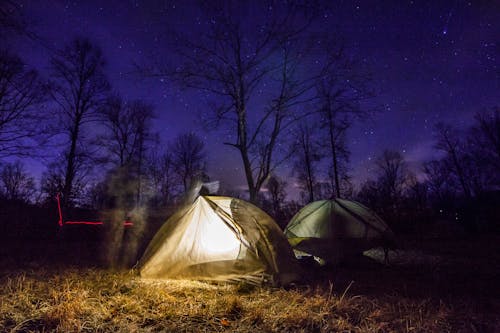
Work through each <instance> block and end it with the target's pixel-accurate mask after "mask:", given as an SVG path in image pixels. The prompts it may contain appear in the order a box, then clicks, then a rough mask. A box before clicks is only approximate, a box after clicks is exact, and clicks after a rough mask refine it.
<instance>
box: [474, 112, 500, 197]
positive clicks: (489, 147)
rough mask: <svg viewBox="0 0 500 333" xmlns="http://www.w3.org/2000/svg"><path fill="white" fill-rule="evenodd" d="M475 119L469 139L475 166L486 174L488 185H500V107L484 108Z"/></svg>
mask: <svg viewBox="0 0 500 333" xmlns="http://www.w3.org/2000/svg"><path fill="white" fill-rule="evenodd" d="M474 119H475V124H474V126H472V127H471V129H470V131H469V135H468V140H467V141H468V142H469V151H470V153H471V155H472V157H473V159H474V162H475V163H474V164H475V168H476V170H477V171H481V173H482V174H484V175H486V178H487V179H488V184H486V186H487V187H491V186H500V175H499V172H498V170H500V107H495V108H492V109H490V110H488V109H485V110H482V111H480V112H478V113H476V115H475V117H474ZM477 173H478V172H476V174H477Z"/></svg>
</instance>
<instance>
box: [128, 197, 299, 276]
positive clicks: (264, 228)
mask: <svg viewBox="0 0 500 333" xmlns="http://www.w3.org/2000/svg"><path fill="white" fill-rule="evenodd" d="M138 267H139V272H140V275H141V276H142V277H146V278H191V279H200V280H220V281H241V280H245V281H248V282H254V283H260V282H265V281H268V282H270V283H272V284H275V285H276V284H280V285H283V284H288V283H290V282H292V281H294V280H295V279H296V278H297V277H298V275H297V268H298V265H297V262H296V260H295V258H294V256H293V251H292V249H291V247H290V245H289V244H288V242H287V240H286V238H285V237H284V235H283V232H282V231H281V230H280V228H279V227H278V225H277V224H276V222H274V220H273V219H272V218H271V217H270V216H269V215H267V214H266V213H265V212H263V211H262V210H261V209H259V208H258V207H256V206H254V205H252V204H250V203H248V202H246V201H243V200H240V199H236V198H230V197H222V196H199V197H198V198H197V199H196V201H195V202H194V203H193V204H191V205H188V206H186V207H184V208H183V209H181V210H180V211H178V212H177V213H175V214H174V215H173V216H172V217H170V218H169V219H168V220H167V222H165V224H164V225H163V226H162V227H161V228H160V230H159V231H158V232H157V234H156V235H155V236H154V237H153V239H152V241H151V242H150V244H149V246H148V248H147V249H146V251H145V253H144V255H143V257H142V258H141V260H140V261H139V264H138Z"/></svg>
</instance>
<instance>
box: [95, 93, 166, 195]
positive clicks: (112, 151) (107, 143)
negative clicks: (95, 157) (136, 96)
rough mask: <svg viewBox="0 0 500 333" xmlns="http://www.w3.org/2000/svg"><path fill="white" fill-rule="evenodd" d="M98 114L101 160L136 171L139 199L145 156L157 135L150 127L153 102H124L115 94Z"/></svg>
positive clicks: (152, 115)
mask: <svg viewBox="0 0 500 333" xmlns="http://www.w3.org/2000/svg"><path fill="white" fill-rule="evenodd" d="M100 114H101V117H102V123H103V124H104V126H105V133H104V134H103V135H100V136H99V137H98V139H97V140H96V141H97V143H98V144H99V146H101V147H104V148H105V149H106V155H105V157H104V158H103V159H102V160H103V161H104V162H111V163H112V164H113V165H114V167H118V168H122V167H127V168H129V170H130V171H135V174H136V177H137V179H138V182H137V195H136V197H137V202H138V203H139V202H140V198H141V193H142V190H141V184H142V181H141V179H142V176H143V175H144V173H145V168H144V159H145V156H146V152H147V149H148V144H149V143H151V142H155V139H156V136H155V134H154V133H153V132H152V130H151V121H152V119H153V118H154V111H153V106H152V105H150V104H147V103H145V102H143V101H141V100H136V101H131V102H123V101H122V99H121V98H120V97H119V96H114V97H111V98H109V99H108V101H107V103H106V105H105V106H104V107H103V108H102V109H101V112H100Z"/></svg>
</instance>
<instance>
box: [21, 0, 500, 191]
mask: <svg viewBox="0 0 500 333" xmlns="http://www.w3.org/2000/svg"><path fill="white" fill-rule="evenodd" d="M19 3H22V4H23V7H24V10H25V15H26V16H27V17H28V18H29V19H30V21H31V24H32V27H31V29H32V30H34V31H36V32H37V33H38V34H39V35H40V37H41V38H42V39H43V40H44V42H43V43H39V42H35V41H30V40H27V39H18V40H17V41H15V44H14V49H15V51H17V53H18V54H19V55H20V56H21V57H22V58H23V60H24V61H25V62H26V63H28V64H29V65H31V66H33V67H35V68H37V69H38V70H39V71H40V72H41V74H42V75H45V77H47V76H48V71H47V69H48V63H49V61H48V59H49V57H50V55H49V51H50V49H59V48H61V47H63V45H64V44H65V43H67V42H69V41H70V40H71V39H73V38H74V37H75V36H77V35H82V36H88V37H89V38H90V39H91V40H93V41H94V42H96V43H97V44H98V45H99V46H100V47H101V48H102V50H103V53H104V56H105V58H106V59H107V62H108V63H107V67H106V68H107V69H106V70H107V74H108V78H109V80H110V82H111V84H112V85H113V87H114V89H116V90H118V91H119V92H120V93H121V94H122V95H123V97H124V98H125V99H135V98H142V99H145V100H147V101H149V102H151V103H153V104H154V105H155V107H156V111H157V113H158V121H156V122H155V129H156V130H157V131H158V132H159V133H160V136H161V139H162V141H163V142H168V140H170V139H171V138H173V137H175V136H176V135H177V134H179V133H181V132H185V131H189V130H193V131H197V133H198V134H199V135H200V136H201V137H203V138H206V139H207V142H206V145H207V150H208V151H210V152H211V154H210V161H209V162H210V166H209V174H210V175H211V176H212V178H215V179H217V178H223V179H224V180H225V181H227V182H229V183H232V185H244V184H245V180H244V176H243V174H242V173H241V172H240V171H238V170H239V169H240V166H241V161H240V156H239V154H238V152H237V151H236V150H234V149H231V148H230V147H227V146H224V145H223V144H222V142H223V141H226V140H225V137H224V135H225V134H224V133H215V132H206V131H205V130H203V129H201V127H200V124H199V122H198V121H197V119H199V115H200V112H201V113H202V112H203V111H204V110H203V108H204V105H205V104H204V101H203V98H202V96H201V95H200V94H199V93H197V92H196V91H183V90H181V89H179V88H178V87H176V86H175V85H172V84H170V83H169V82H168V81H166V80H160V79H148V80H144V79H140V78H138V77H137V76H135V75H133V74H131V72H132V70H133V67H132V64H133V63H134V62H136V63H141V64H146V65H153V64H154V63H155V62H157V61H161V60H169V59H170V57H172V55H171V52H169V47H168V43H167V42H166V40H165V37H166V33H165V31H167V30H168V29H169V27H175V29H178V30H181V31H184V32H186V33H187V34H195V33H196V31H197V29H199V28H200V27H203V25H204V24H207V22H204V21H201V19H200V17H201V16H200V15H199V11H198V9H197V8H196V6H195V5H194V2H186V1H124V0H122V1H102V0H101V1H93V0H89V1H36V0H34V1H19ZM266 3H267V2H266ZM254 7H255V8H254ZM242 10H246V11H250V12H249V16H250V15H259V14H258V13H259V9H258V8H257V7H256V6H245V8H244V9H242ZM499 22H500V3H499V2H498V1H470V2H469V1H337V2H333V3H332V6H331V8H330V9H329V10H327V11H324V13H323V15H322V17H321V18H320V21H317V22H315V24H317V25H318V26H321V27H324V28H326V29H331V30H332V31H334V30H337V31H340V33H341V35H342V36H343V37H344V39H345V40H346V42H347V43H348V46H349V49H350V51H351V52H352V53H353V54H355V55H356V56H357V57H358V58H359V59H362V61H363V62H365V63H366V64H368V65H369V67H370V68H371V71H372V73H373V76H374V83H375V84H374V86H375V88H376V90H377V91H378V92H379V94H378V96H377V97H376V103H377V104H380V105H382V106H383V109H384V110H383V112H381V113H380V114H378V115H377V116H376V117H375V118H374V119H373V120H371V121H367V122H364V123H359V124H356V125H355V127H354V128H352V129H351V130H350V132H349V134H348V142H349V147H350V149H351V151H352V156H351V164H350V165H351V168H352V171H351V174H352V175H353V176H354V178H355V182H356V183H359V182H360V181H362V180H364V179H365V178H366V177H368V176H370V175H371V173H370V168H371V167H373V160H374V158H375V157H376V156H378V155H379V154H380V153H381V152H382V151H383V150H384V149H393V150H397V151H400V152H402V153H403V155H404V157H405V158H406V160H407V161H408V162H409V163H410V165H412V166H413V167H414V168H417V167H418V165H419V163H420V162H422V161H424V160H428V159H431V158H433V157H435V156H436V151H435V150H434V149H433V147H432V146H433V137H432V127H433V125H434V124H435V123H436V122H438V121H444V122H448V123H450V124H451V125H453V126H456V127H458V128H461V129H464V128H466V127H468V126H470V124H471V123H472V120H473V115H474V113H476V112H477V111H479V110H480V109H482V108H484V107H488V108H489V107H492V106H495V105H500V89H499V88H500V69H499V58H498V56H499V54H500V52H499V51H500V47H499V44H498V41H499V40H500V25H499ZM42 44H44V45H42ZM283 175H284V176H286V177H287V176H288V174H287V172H286V171H285V172H284V174H283Z"/></svg>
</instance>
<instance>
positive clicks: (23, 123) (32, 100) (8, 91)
mask: <svg viewBox="0 0 500 333" xmlns="http://www.w3.org/2000/svg"><path fill="white" fill-rule="evenodd" d="M44 93H45V87H44V86H43V84H42V83H41V81H40V79H39V77H38V74H37V73H36V72H35V71H34V70H27V69H26V66H25V64H24V63H23V61H22V60H21V59H20V58H19V57H17V56H15V55H13V54H11V53H10V52H8V51H6V50H1V49H0V157H5V156H12V155H25V154H27V153H30V152H32V149H31V148H33V144H34V143H35V141H33V139H36V138H38V137H39V134H41V133H42V130H43V115H44V112H43V109H42V108H41V104H42V102H43V100H44Z"/></svg>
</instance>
